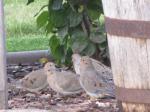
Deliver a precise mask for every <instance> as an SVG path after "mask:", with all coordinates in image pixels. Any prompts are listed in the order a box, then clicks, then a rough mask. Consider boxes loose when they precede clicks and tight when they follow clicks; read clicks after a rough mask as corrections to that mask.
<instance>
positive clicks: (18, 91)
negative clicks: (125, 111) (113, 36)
mask: <svg viewBox="0 0 150 112" xmlns="http://www.w3.org/2000/svg"><path fill="white" fill-rule="evenodd" d="M42 67H43V65H41V64H39V63H33V64H19V65H9V66H8V67H7V73H8V85H9V102H8V103H9V109H45V110H53V112H117V111H118V108H117V101H116V99H110V98H107V99H98V100H96V101H90V99H89V97H88V96H87V95H86V94H85V93H81V94H77V95H72V96H58V95H57V94H56V92H54V91H53V90H52V89H50V88H49V87H47V88H45V89H44V90H42V91H41V92H40V93H38V94H34V93H30V92H28V91H25V90H24V89H23V88H22V87H21V86H20V84H19V83H18V81H19V80H20V79H21V78H23V77H24V76H25V75H27V74H28V73H29V72H31V71H33V70H38V69H40V68H42Z"/></svg>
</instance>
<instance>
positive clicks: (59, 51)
mask: <svg viewBox="0 0 150 112" xmlns="http://www.w3.org/2000/svg"><path fill="white" fill-rule="evenodd" d="M54 53H55V58H56V59H57V60H61V62H62V63H64V62H65V61H64V46H63V45H58V46H57V47H56V49H55V52H54Z"/></svg>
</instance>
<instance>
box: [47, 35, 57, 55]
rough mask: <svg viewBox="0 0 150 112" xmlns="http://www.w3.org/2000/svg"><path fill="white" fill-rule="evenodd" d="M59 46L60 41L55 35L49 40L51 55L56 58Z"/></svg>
mask: <svg viewBox="0 0 150 112" xmlns="http://www.w3.org/2000/svg"><path fill="white" fill-rule="evenodd" d="M59 45H60V42H59V39H58V38H57V37H56V36H55V35H53V36H52V37H51V38H50V40H49V46H50V50H51V53H52V55H53V56H54V57H55V51H56V48H57V47H58V46H59Z"/></svg>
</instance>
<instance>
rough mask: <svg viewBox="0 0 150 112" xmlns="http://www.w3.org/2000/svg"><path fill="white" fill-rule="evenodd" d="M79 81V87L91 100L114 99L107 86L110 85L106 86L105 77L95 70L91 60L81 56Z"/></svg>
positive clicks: (111, 91)
mask: <svg viewBox="0 0 150 112" xmlns="http://www.w3.org/2000/svg"><path fill="white" fill-rule="evenodd" d="M99 72H100V71H99ZM101 74H102V73H101ZM79 80H80V84H81V86H82V87H83V89H84V90H85V91H86V93H87V94H88V95H89V96H90V97H91V98H94V99H95V98H103V97H106V96H107V97H108V96H110V97H114V92H113V90H112V89H110V87H109V86H111V85H110V84H108V82H107V80H106V77H104V76H103V75H100V73H98V72H97V71H96V70H95V67H94V66H93V64H92V60H91V59H90V58H89V57H88V56H83V57H82V58H81V60H80V78H79Z"/></svg>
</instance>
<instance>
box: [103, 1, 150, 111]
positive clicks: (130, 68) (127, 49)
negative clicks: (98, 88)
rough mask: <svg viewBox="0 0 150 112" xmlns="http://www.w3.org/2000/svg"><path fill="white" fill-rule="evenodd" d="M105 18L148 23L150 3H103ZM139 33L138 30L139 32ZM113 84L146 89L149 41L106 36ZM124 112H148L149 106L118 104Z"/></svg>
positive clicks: (149, 75)
mask: <svg viewBox="0 0 150 112" xmlns="http://www.w3.org/2000/svg"><path fill="white" fill-rule="evenodd" d="M103 7H104V13H105V16H107V17H110V18H117V19H124V20H144V21H150V13H149V10H150V0H115V1H114V0H103ZM141 30H142V29H141ZM108 43H109V51H110V58H111V64H112V71H113V77H114V82H115V85H117V86H119V87H125V88H136V89H150V39H136V38H132V37H125V38H124V37H118V36H114V35H109V34H108ZM122 107H123V111H125V112H149V111H150V105H144V104H131V103H130V104H129V103H125V102H123V103H122Z"/></svg>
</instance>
